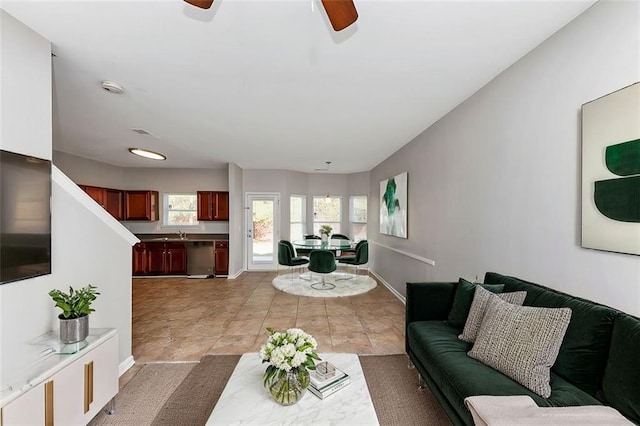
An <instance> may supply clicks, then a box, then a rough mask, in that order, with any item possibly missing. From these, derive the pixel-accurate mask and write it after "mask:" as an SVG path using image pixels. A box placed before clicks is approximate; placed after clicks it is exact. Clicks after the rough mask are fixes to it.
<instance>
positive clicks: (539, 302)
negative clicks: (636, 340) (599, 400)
mask: <svg viewBox="0 0 640 426" xmlns="http://www.w3.org/2000/svg"><path fill="white" fill-rule="evenodd" d="M484 281H485V282H487V283H502V284H504V285H505V288H504V291H505V292H508V291H518V290H525V291H526V292H527V297H526V299H525V300H524V305H525V306H527V305H528V306H540V307H546V308H563V307H567V308H571V322H570V323H569V327H568V328H567V332H566V334H565V338H564V341H563V342H562V346H560V352H559V354H558V358H557V359H556V363H555V364H554V366H553V368H552V370H553V371H554V372H555V373H557V374H558V375H560V376H562V377H564V378H565V379H567V380H568V381H569V382H571V383H573V384H575V385H576V386H578V387H579V388H580V389H582V390H583V391H585V392H587V393H589V394H590V395H594V396H595V394H596V392H597V390H598V389H599V388H600V387H601V383H602V377H603V376H604V369H605V364H606V362H607V357H608V356H609V344H610V342H611V333H612V331H613V320H614V318H615V316H616V315H617V314H618V311H616V310H615V309H613V308H610V307H608V306H604V305H600V304H598V303H595V302H592V301H589V300H585V299H581V298H579V297H573V296H570V295H568V294H565V293H562V292H559V291H557V290H553V289H550V288H547V287H544V286H541V285H538V284H534V283H530V282H527V281H523V280H520V279H518V278H514V277H508V276H505V275H501V274H497V273H495V272H487V274H486V275H485V279H484Z"/></svg>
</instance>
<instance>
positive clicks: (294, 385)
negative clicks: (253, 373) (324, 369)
mask: <svg viewBox="0 0 640 426" xmlns="http://www.w3.org/2000/svg"><path fill="white" fill-rule="evenodd" d="M267 331H268V332H269V337H268V338H267V342H266V343H265V344H264V345H262V347H261V348H260V358H261V359H262V362H263V363H269V366H268V367H267V371H265V373H264V386H265V387H266V388H267V389H268V390H269V392H270V393H271V396H272V397H273V398H274V399H275V400H276V401H278V402H279V403H281V404H283V405H291V404H294V403H296V402H297V401H298V400H299V399H300V397H301V396H302V394H303V393H304V391H306V389H307V386H308V385H309V371H308V370H315V369H316V364H315V361H316V360H318V361H319V360H320V357H319V356H318V354H317V353H316V348H317V347H318V342H316V339H314V338H313V336H311V335H310V334H307V333H305V332H304V331H303V330H301V329H299V328H290V329H288V330H286V331H283V332H277V331H275V330H273V329H272V328H267Z"/></svg>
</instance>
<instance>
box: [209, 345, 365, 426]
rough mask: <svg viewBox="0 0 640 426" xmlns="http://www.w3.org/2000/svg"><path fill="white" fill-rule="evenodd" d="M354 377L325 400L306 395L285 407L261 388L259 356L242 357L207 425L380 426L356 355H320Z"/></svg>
mask: <svg viewBox="0 0 640 426" xmlns="http://www.w3.org/2000/svg"><path fill="white" fill-rule="evenodd" d="M319 355H320V357H321V358H322V360H323V361H330V362H331V363H333V364H334V365H336V366H337V367H338V368H340V369H342V370H344V371H345V372H346V373H347V374H349V375H350V376H351V383H349V385H347V386H346V387H344V388H343V389H340V390H339V391H338V392H336V393H334V394H332V395H329V396H328V397H326V398H325V399H319V398H317V397H316V396H315V395H313V394H312V393H311V392H309V391H307V392H306V393H305V394H304V396H303V397H302V399H301V400H300V401H298V403H297V404H294V405H290V406H287V407H285V406H282V405H280V404H278V403H277V402H276V401H275V400H273V399H272V398H271V396H270V395H269V393H268V392H267V390H266V389H265V388H264V386H263V385H262V376H263V374H264V371H265V369H266V368H267V364H262V362H261V360H260V358H259V357H258V354H257V353H247V354H244V355H242V357H241V358H240V361H239V362H238V365H237V366H236V368H235V370H233V373H232V374H231V377H230V378H229V382H228V383H227V386H226V387H225V388H224V390H223V391H222V395H220V399H219V400H218V403H217V404H216V406H215V408H214V409H213V412H212V413H211V416H210V417H209V420H208V421H207V425H296V424H306V425H314V426H315V425H377V424H378V417H377V416H376V412H375V409H374V408H373V403H372V402H371V396H370V395H369V388H367V383H366V382H365V379H364V374H363V373H362V367H361V366H360V361H359V360H358V355H355V354H319Z"/></svg>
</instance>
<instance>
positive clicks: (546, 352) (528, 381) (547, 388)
mask: <svg viewBox="0 0 640 426" xmlns="http://www.w3.org/2000/svg"><path fill="white" fill-rule="evenodd" d="M570 319H571V309H570V308H537V307H533V306H517V305H513V304H511V303H506V302H504V301H502V300H500V299H498V298H497V297H496V298H492V299H491V300H490V301H489V306H488V309H487V312H486V314H485V317H484V321H483V322H482V326H481V327H480V332H479V333H478V338H477V339H476V343H475V344H474V345H473V348H472V349H471V351H469V353H468V355H469V356H470V357H472V358H475V359H477V360H478V361H481V362H483V363H484V364H487V365H488V366H490V367H493V368H495V369H496V370H498V371H500V372H502V373H503V374H505V375H507V376H509V377H511V378H512V379H513V380H515V381H517V382H518V383H520V384H521V385H523V386H526V387H527V388H529V389H531V390H532V391H533V392H535V393H537V394H538V395H540V396H541V397H543V398H549V396H551V385H550V384H549V376H550V373H549V370H550V369H551V367H552V366H553V363H554V362H555V361H556V358H557V357H558V352H559V351H560V345H561V344H562V339H563V338H564V334H565V332H566V331H567V326H568V325H569V320H570Z"/></svg>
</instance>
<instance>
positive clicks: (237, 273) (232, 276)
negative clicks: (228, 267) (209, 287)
mask: <svg viewBox="0 0 640 426" xmlns="http://www.w3.org/2000/svg"><path fill="white" fill-rule="evenodd" d="M243 272H244V269H242V270H240V271H238V272H236V273H235V274H233V275H228V274H227V279H228V280H235V279H236V278H238V277H239V276H240V275H242V273H243Z"/></svg>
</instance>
